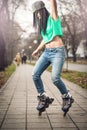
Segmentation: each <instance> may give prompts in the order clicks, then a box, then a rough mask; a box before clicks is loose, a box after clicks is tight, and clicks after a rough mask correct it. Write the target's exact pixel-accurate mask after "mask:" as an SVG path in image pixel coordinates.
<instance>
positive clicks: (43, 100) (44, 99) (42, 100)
mask: <svg viewBox="0 0 87 130" xmlns="http://www.w3.org/2000/svg"><path fill="white" fill-rule="evenodd" d="M37 98H38V101H39V102H38V106H37V110H38V111H39V116H40V115H41V114H42V112H44V111H45V110H46V108H48V107H49V104H52V102H53V101H54V99H53V98H49V97H48V96H46V95H45V94H44V93H43V94H41V95H39V96H38V97H37Z"/></svg>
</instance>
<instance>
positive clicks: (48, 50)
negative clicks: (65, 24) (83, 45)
mask: <svg viewBox="0 0 87 130" xmlns="http://www.w3.org/2000/svg"><path fill="white" fill-rule="evenodd" d="M49 1H50V4H51V9H52V13H51V14H50V13H49V12H48V10H47V9H46V7H45V3H44V2H43V1H36V2H35V3H33V5H32V9H33V26H34V27H35V28H37V29H38V31H39V33H40V34H41V36H42V38H43V40H42V41H41V43H40V45H39V46H38V48H37V49H36V50H35V51H34V52H33V53H32V56H36V55H37V54H38V52H39V51H41V50H42V49H43V48H45V50H44V52H43V54H42V55H41V56H40V58H39V60H38V61H37V63H36V65H35V67H34V70H33V74H32V76H33V81H34V84H35V86H36V89H37V92H38V99H39V103H38V106H37V109H38V110H39V111H44V110H45V108H46V107H48V105H49V104H50V103H52V101H53V100H51V99H50V98H49V96H48V95H47V94H46V92H45V90H44V85H43V82H42V80H41V74H42V73H43V72H44V70H46V68H47V67H48V66H49V65H50V64H51V65H52V82H53V84H54V85H55V86H56V87H57V88H58V89H59V91H60V93H61V94H62V99H63V105H62V110H63V111H64V112H66V111H68V110H69V108H70V107H71V104H72V103H73V101H74V99H73V98H72V96H71V95H70V93H69V92H68V90H67V88H66V86H65V84H64V83H63V81H62V80H61V78H60V75H61V70H62V66H63V64H64V59H65V48H64V45H63V42H62V39H61V37H62V35H63V33H62V27H61V22H60V17H59V16H58V13H57V3H56V0H49Z"/></svg>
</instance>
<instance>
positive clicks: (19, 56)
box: [16, 53, 21, 65]
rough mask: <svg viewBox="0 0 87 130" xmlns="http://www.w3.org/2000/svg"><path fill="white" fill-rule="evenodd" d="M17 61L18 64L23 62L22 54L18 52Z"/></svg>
mask: <svg viewBox="0 0 87 130" xmlns="http://www.w3.org/2000/svg"><path fill="white" fill-rule="evenodd" d="M16 62H17V65H20V63H21V55H20V53H17V55H16Z"/></svg>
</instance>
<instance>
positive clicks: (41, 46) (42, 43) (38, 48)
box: [32, 40, 45, 56]
mask: <svg viewBox="0 0 87 130" xmlns="http://www.w3.org/2000/svg"><path fill="white" fill-rule="evenodd" d="M44 47H45V43H44V41H43V40H42V41H41V43H40V45H39V46H38V47H37V49H36V50H35V51H34V52H33V53H32V56H36V55H37V54H38V52H39V51H41V50H42V49H43V48H44Z"/></svg>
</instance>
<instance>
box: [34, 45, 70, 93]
mask: <svg viewBox="0 0 87 130" xmlns="http://www.w3.org/2000/svg"><path fill="white" fill-rule="evenodd" d="M64 60H65V47H64V46H62V47H57V48H51V49H49V48H45V50H44V52H43V53H42V55H41V56H40V58H39V59H38V61H37V63H36V65H35V67H34V70H33V73H32V77H33V81H34V84H35V87H36V89H37V92H38V93H43V92H44V91H45V90H44V85H43V82H42V79H41V74H42V73H43V72H44V70H46V68H47V67H48V66H49V65H50V64H51V65H52V75H51V79H52V82H53V84H54V85H55V86H56V87H57V88H58V89H59V91H60V92H61V94H66V93H68V90H67V88H66V86H65V84H64V83H63V81H62V80H61V78H60V75H61V70H62V67H63V64H64ZM49 87H50V86H49Z"/></svg>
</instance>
